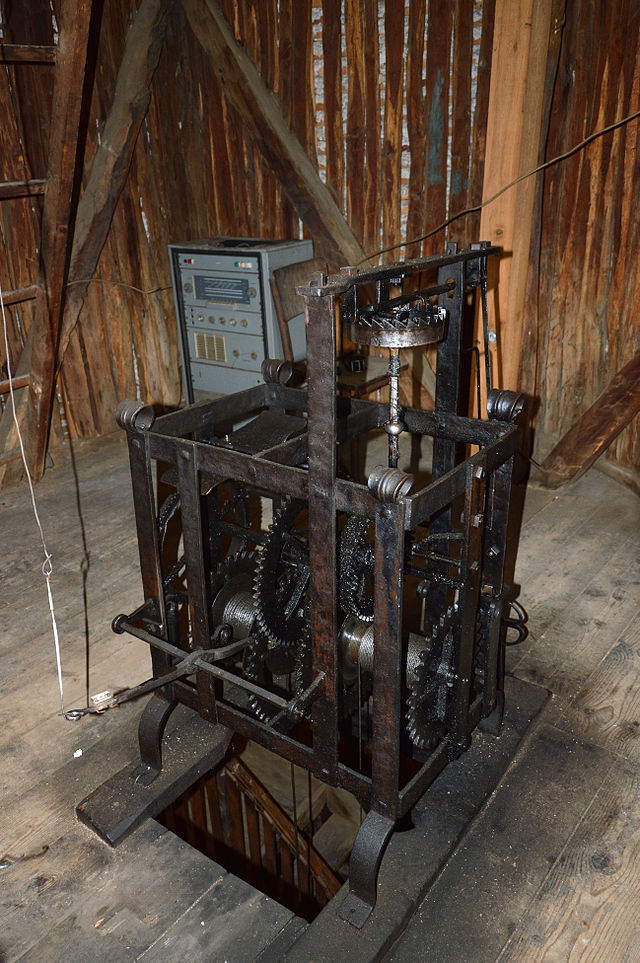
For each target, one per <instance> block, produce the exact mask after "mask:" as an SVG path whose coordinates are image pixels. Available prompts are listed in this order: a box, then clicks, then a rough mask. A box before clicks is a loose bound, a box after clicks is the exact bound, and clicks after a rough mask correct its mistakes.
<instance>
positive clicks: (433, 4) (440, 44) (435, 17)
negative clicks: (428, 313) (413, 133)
mask: <svg viewBox="0 0 640 963" xmlns="http://www.w3.org/2000/svg"><path fill="white" fill-rule="evenodd" d="M452 11H453V7H452V4H451V3H448V2H447V0H430V2H429V7H428V26H427V75H426V76H427V94H426V101H427V105H426V111H427V131H426V133H427V141H426V144H425V151H426V154H427V177H426V185H425V205H426V221H425V228H427V229H428V230H433V228H435V227H437V226H438V225H439V224H441V223H442V222H443V221H444V220H445V217H446V213H447V142H448V137H447V134H448V130H449V50H450V43H451V29H452V16H453V13H452ZM442 246H443V245H442V236H441V235H436V236H435V237H430V238H427V239H426V240H425V241H424V244H423V251H422V253H423V254H434V253H435V252H437V251H440V250H442Z"/></svg>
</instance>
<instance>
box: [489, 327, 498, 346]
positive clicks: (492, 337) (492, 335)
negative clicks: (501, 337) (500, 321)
mask: <svg viewBox="0 0 640 963" xmlns="http://www.w3.org/2000/svg"><path fill="white" fill-rule="evenodd" d="M497 340H498V332H497V331H493V330H491V331H490V332H489V341H490V342H491V344H495V343H496V341H497Z"/></svg>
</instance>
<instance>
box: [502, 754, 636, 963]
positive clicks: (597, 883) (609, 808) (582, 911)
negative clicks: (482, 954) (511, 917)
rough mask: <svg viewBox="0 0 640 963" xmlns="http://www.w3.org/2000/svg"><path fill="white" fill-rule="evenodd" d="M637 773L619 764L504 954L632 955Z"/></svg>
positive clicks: (564, 956)
mask: <svg viewBox="0 0 640 963" xmlns="http://www.w3.org/2000/svg"><path fill="white" fill-rule="evenodd" d="M639 790H640V785H639V780H638V772H637V770H636V769H635V768H633V769H631V768H630V767H628V766H616V767H615V768H614V769H613V770H612V771H611V773H610V776H609V778H608V779H607V781H606V783H605V784H604V785H603V786H602V787H601V788H600V790H599V791H598V793H597V795H596V797H595V799H594V801H593V804H592V805H591V807H590V808H589V810H588V811H587V813H586V814H585V817H584V819H583V820H582V822H581V823H580V824H579V826H578V828H577V829H576V832H575V833H574V834H573V836H572V837H571V839H570V840H569V842H568V843H567V846H566V847H565V849H564V851H563V853H562V857H561V859H559V860H557V861H556V863H555V864H554V866H553V869H552V870H551V872H550V873H549V875H548V876H547V878H546V879H545V881H544V883H543V885H542V887H541V888H540V891H539V892H538V893H537V894H536V897H535V899H534V900H533V901H532V903H531V906H530V908H529V910H528V912H527V914H526V916H525V917H524V919H523V920H521V922H520V923H519V924H518V927H517V929H516V931H515V933H514V934H513V936H512V937H511V939H510V941H509V943H508V944H507V946H506V947H505V948H504V950H503V952H502V953H501V954H500V961H501V963H502V961H505V963H506V961H507V960H517V961H518V963H525V961H532V960H542V959H556V960H568V959H572V958H575V959H579V958H581V959H592V960H599V959H606V960H611V961H612V963H613V961H620V963H623V961H626V960H632V959H634V957H636V956H637V953H638V927H637V908H638V901H639V900H640V872H639V870H640V866H639V865H638V854H639V853H640V818H639V813H638V807H637V799H638V792H639Z"/></svg>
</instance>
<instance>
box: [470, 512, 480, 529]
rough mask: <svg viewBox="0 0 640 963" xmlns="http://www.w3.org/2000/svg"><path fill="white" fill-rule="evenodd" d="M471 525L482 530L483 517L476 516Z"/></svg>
mask: <svg viewBox="0 0 640 963" xmlns="http://www.w3.org/2000/svg"><path fill="white" fill-rule="evenodd" d="M471 524H472V525H473V527H474V528H480V526H481V525H482V515H474V516H473V518H472V519H471Z"/></svg>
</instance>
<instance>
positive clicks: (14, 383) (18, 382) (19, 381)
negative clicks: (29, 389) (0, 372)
mask: <svg viewBox="0 0 640 963" xmlns="http://www.w3.org/2000/svg"><path fill="white" fill-rule="evenodd" d="M28 384H29V375H28V374H26V375H17V376H16V377H15V378H12V379H11V381H0V395H8V394H9V392H10V391H11V388H12V387H13V390H14V391H17V390H18V388H24V387H26V385H28Z"/></svg>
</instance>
